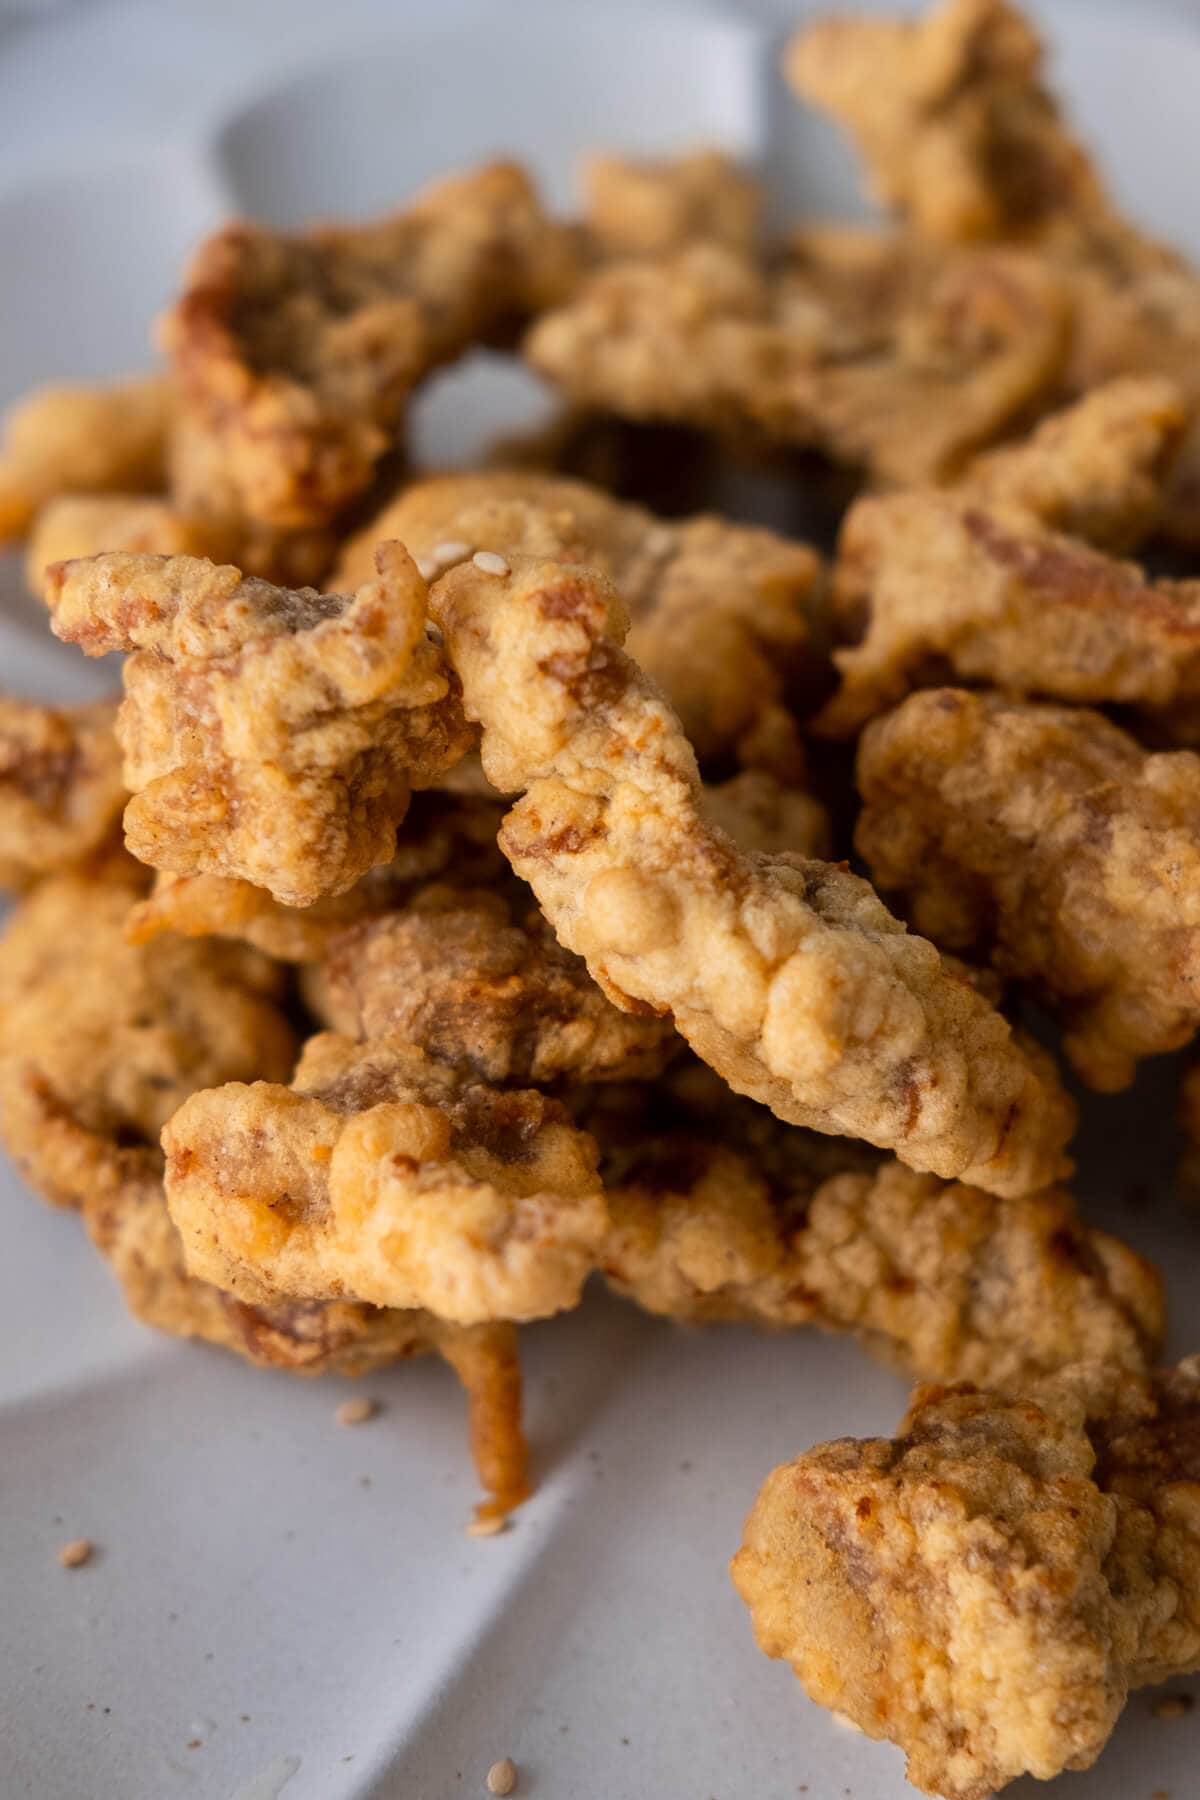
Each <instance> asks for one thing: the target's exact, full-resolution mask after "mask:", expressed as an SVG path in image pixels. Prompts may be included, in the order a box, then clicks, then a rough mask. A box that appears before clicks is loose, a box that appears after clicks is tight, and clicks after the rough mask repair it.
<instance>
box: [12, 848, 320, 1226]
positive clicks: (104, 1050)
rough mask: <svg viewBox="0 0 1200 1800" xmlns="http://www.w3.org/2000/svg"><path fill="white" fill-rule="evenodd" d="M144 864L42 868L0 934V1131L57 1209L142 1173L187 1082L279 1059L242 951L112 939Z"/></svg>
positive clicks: (156, 1164)
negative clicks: (44, 874)
mask: <svg viewBox="0 0 1200 1800" xmlns="http://www.w3.org/2000/svg"><path fill="white" fill-rule="evenodd" d="M143 873H144V872H143V871H140V870H138V869H137V868H136V865H134V864H132V863H130V862H126V861H124V860H121V861H114V862H112V863H110V864H108V865H107V866H106V868H105V869H104V870H102V871H99V872H98V871H95V870H89V871H88V872H87V873H80V874H64V875H55V876H51V877H49V878H48V879H47V880H45V881H43V882H42V883H41V884H40V885H39V886H38V887H36V888H35V889H34V890H33V892H32V893H31V894H30V895H29V897H28V898H27V899H25V900H24V901H23V902H22V903H21V905H20V906H19V907H18V909H17V911H16V913H15V915H14V916H13V918H12V921H11V922H10V924H9V926H8V928H7V930H6V932H5V934H4V937H3V939H2V940H0V1113H2V1124H3V1136H4V1142H5V1144H6V1145H7V1147H8V1150H9V1152H10V1154H11V1155H12V1157H13V1159H14V1161H15V1162H16V1163H17V1165H18V1167H19V1168H20V1169H21V1171H22V1173H23V1174H24V1175H25V1176H26V1178H27V1179H28V1181H29V1183H30V1185H31V1186H32V1187H34V1188H36V1189H37V1191H38V1192H39V1193H40V1194H42V1195H43V1196H44V1197H45V1198H46V1199H47V1200H49V1201H51V1202H52V1203H53V1204H54V1205H57V1206H78V1205H81V1204H82V1203H84V1202H85V1201H94V1202H95V1203H97V1204H99V1203H102V1202H104V1201H105V1199H106V1197H108V1196H110V1195H112V1194H115V1193H117V1192H119V1191H121V1190H123V1189H124V1187H125V1186H126V1184H128V1183H130V1182H132V1183H136V1182H137V1181H139V1180H141V1179H144V1178H145V1177H146V1176H147V1175H149V1176H151V1177H156V1176H157V1174H158V1171H159V1169H160V1168H161V1158H160V1155H159V1151H158V1134H159V1132H160V1131H161V1129H162V1127H163V1125H164V1124H165V1123H166V1121H167V1120H168V1119H169V1118H170V1116H171V1114H172V1113H173V1112H174V1110H175V1108H176V1107H177V1106H178V1105H179V1104H180V1102H181V1101H183V1100H184V1099H186V1097H187V1096H188V1095H189V1094H190V1093H191V1092H192V1091H193V1090H194V1089H195V1088H198V1087H209V1086H212V1085H214V1084H215V1083H217V1082H221V1081H232V1080H237V1079H253V1078H254V1077H256V1076H259V1075H267V1076H271V1077H273V1078H275V1079H281V1078H282V1077H283V1076H285V1075H286V1074H287V1072H288V1070H289V1069H290V1067H291V1063H292V1057H293V1054H294V1046H293V1039H292V1034H291V1032H290V1031H289V1029H288V1027H287V1025H286V1024H285V1022H284V1020H283V1018H282V1016H281V1014H280V1013H279V1011H278V1009H277V1006H276V1005H275V1001H276V1000H277V998H278V997H279V980H278V974H277V971H275V970H274V969H273V968H272V967H271V965H270V964H269V963H267V961H266V960H265V959H264V958H263V957H261V956H259V954H258V952H257V951H254V950H249V949H246V948H244V947H242V946H240V945H233V944H217V943H211V942H205V943H189V942H187V941H185V940H183V939H178V938H163V939H161V940H160V941H159V942H157V943H154V944H150V945H147V946H145V947H144V948H136V947H134V946H133V945H131V944H129V943H128V942H127V941H126V938H125V930H124V927H125V917H126V914H127V913H128V911H129V907H130V905H131V904H132V902H133V900H134V899H135V898H136V896H137V893H138V892H139V889H140V885H141V881H142V877H143Z"/></svg>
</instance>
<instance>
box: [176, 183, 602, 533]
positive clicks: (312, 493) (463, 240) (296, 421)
mask: <svg viewBox="0 0 1200 1800" xmlns="http://www.w3.org/2000/svg"><path fill="white" fill-rule="evenodd" d="M573 270H574V252H573V249H572V243H571V238H570V234H569V233H568V232H567V231H566V230H565V229H564V228H563V227H561V226H557V225H555V224H553V223H552V222H551V221H550V220H549V219H548V218H547V217H546V215H545V213H544V212H543V211H542V208H541V206H540V204H539V202H538V199H537V195H536V194H535V192H534V189H533V187H532V185H531V183H530V181H529V179H528V177H527V176H526V175H525V174H524V173H523V171H522V170H521V169H519V168H517V167H516V166H515V165H513V164H510V163H493V164H491V165H490V166H488V167H484V168H480V169H477V170H475V171H473V172H472V173H470V174H467V175H463V176H459V177H456V178H453V179H451V180H448V181H443V182H440V183H438V184H437V185H436V186H434V187H430V188H427V189H426V190H425V191H424V192H423V193H422V194H420V195H418V196H417V198H416V199H415V200H414V201H413V202H412V203H411V204H410V205H409V206H408V207H407V208H406V209H405V210H404V211H403V212H399V213H395V214H393V215H392V216H391V217H389V218H385V219H381V220H378V221H375V222H373V223H370V224H360V225H323V226H316V227H313V228H311V229H309V230H306V231H303V232H298V233H293V234H284V233H277V232H272V231H270V230H268V229H267V228H266V227H264V226H255V225H249V224H237V225H231V226H227V227H226V228H225V229H224V230H222V231H219V232H217V233H216V234H215V236H213V237H211V238H209V239H208V241H207V242H206V243H204V244H203V245H202V246H201V247H200V249H199V250H198V251H197V253H196V255H195V257H194V258H193V261H192V264H191V267H190V269H189V270H188V273H187V276H186V279H185V286H184V291H183V294H182V296H181V298H180V299H179V301H178V302H177V304H176V305H175V307H174V308H173V309H172V311H171V312H169V313H168V314H167V315H166V318H165V319H164V321H163V324H162V328H161V336H162V345H163V348H164V350H165V351H166V352H167V353H168V354H169V356H170V357H171V359H172V363H173V366H174V369H175V371H176V373H177V375H178V377H179V381H180V384H181V387H182V389H183V392H184V394H185V396H186V398H187V401H188V404H189V406H190V408H192V409H193V411H194V412H195V414H196V416H197V418H198V419H199V420H200V421H201V422H202V423H203V424H204V425H205V426H206V427H207V428H208V429H209V430H210V431H212V432H213V434H214V435H215V437H216V439H217V441H218V442H219V444H220V447H221V454H222V459H223V464H224V469H225V473H226V476H227V478H228V480H229V482H230V484H231V486H232V488H233V490H234V491H235V492H236V494H237V496H238V499H239V503H240V507H241V509H242V510H244V512H245V513H246V514H247V515H249V517H250V518H252V519H258V520H261V521H262V522H263V523H264V524H267V525H271V526H284V527H310V526H320V525H324V524H325V523H327V522H328V521H329V520H330V519H331V518H332V517H333V516H334V514H335V513H337V512H338V511H339V510H340V509H341V508H342V507H343V506H344V505H345V504H346V502H347V501H348V500H350V499H352V498H353V497H354V496H355V495H356V494H358V493H360V492H362V490H363V489H364V488H366V486H367V485H368V483H369V481H370V478H371V474H372V471H373V469H374V467H375V465H376V463H377V462H378V461H379V459H380V457H381V456H382V455H383V454H384V452H385V451H387V450H388V449H389V448H390V446H391V445H392V443H393V441H394V438H395V434H396V430H397V427H398V425H399V421H400V416H401V412H402V409H403V406H404V402H405V399H406V398H407V395H408V394H409V392H410V390H411V389H412V387H413V385H414V384H415V382H416V381H417V380H418V379H419V378H420V376H422V375H423V374H425V373H426V372H427V371H428V370H429V369H431V368H433V367H435V366H436V365H437V364H439V363H442V362H445V361H447V360H448V359H450V358H452V357H454V356H457V355H458V354H459V353H460V352H461V351H462V350H464V349H465V348H466V347H467V346H468V345H469V344H470V343H471V342H472V341H473V340H475V339H478V338H480V337H486V336H488V335H489V334H491V333H493V332H494V331H496V330H497V329H498V328H501V327H503V326H504V324H505V323H506V322H507V321H509V320H510V319H512V318H513V317H514V316H515V317H518V318H519V317H521V316H527V315H528V314H529V313H530V312H533V311H536V310H537V309H538V308H539V307H541V306H543V305H546V304H548V303H551V302H554V301H557V300H558V299H561V298H562V296H563V295H564V293H565V292H566V291H567V289H568V287H569V284H570V281H571V279H572V275H573Z"/></svg>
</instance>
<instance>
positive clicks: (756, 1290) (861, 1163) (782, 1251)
mask: <svg viewBox="0 0 1200 1800" xmlns="http://www.w3.org/2000/svg"><path fill="white" fill-rule="evenodd" d="M583 1117H584V1120H585V1122H586V1123H587V1125H588V1128H589V1129H590V1130H591V1131H593V1132H594V1134H595V1136H596V1138H597V1141H598V1142H599V1144H600V1150H601V1163H600V1172H601V1177H602V1179H603V1181H604V1185H605V1192H606V1194H607V1197H608V1206H609V1211H610V1213H611V1215H612V1229H611V1230H610V1232H609V1235H608V1238H607V1240H606V1242H605V1246H604V1251H603V1255H602V1258H601V1263H600V1266H601V1269H602V1271H603V1273H604V1275H605V1278H606V1279H607V1280H608V1282H609V1283H610V1285H611V1286H612V1287H614V1288H615V1289H616V1291H617V1292H618V1293H620V1294H624V1295H626V1296H627V1297H628V1298H629V1299H631V1300H633V1301H635V1302H636V1303H637V1305H639V1306H641V1307H644V1308H645V1309H646V1310H647V1311H648V1312H652V1313H659V1314H663V1315H665V1316H666V1317H668V1318H672V1319H680V1320H683V1321H686V1322H688V1323H691V1324H698V1325H704V1324H713V1323H719V1322H724V1321H734V1322H745V1323H749V1324H753V1325H759V1326H764V1327H767V1328H768V1329H774V1330H793V1329H795V1328H797V1327H799V1326H803V1325H815V1326H817V1327H818V1328H819V1329H820V1330H823V1331H847V1332H852V1333H853V1334H854V1335H855V1336H856V1337H858V1338H860V1339H861V1340H862V1342H863V1344H864V1345H865V1347H866V1348H867V1349H868V1350H870V1351H871V1352H872V1354H874V1355H876V1356H878V1357H880V1358H881V1360H883V1361H885V1362H887V1363H889V1364H891V1365H893V1366H899V1367H900V1368H902V1369H904V1370H905V1371H906V1372H907V1373H908V1374H910V1375H916V1376H918V1377H920V1378H921V1379H922V1380H926V1381H933V1380H940V1381H963V1380H970V1381H980V1382H986V1383H987V1384H988V1385H989V1386H992V1387H1010V1386H1013V1385H1015V1384H1018V1383H1021V1382H1025V1381H1029V1380H1031V1379H1033V1378H1034V1377H1035V1376H1036V1375H1041V1374H1045V1373H1048V1372H1050V1371H1052V1370H1054V1369H1058V1368H1061V1367H1063V1365H1064V1364H1066V1363H1070V1362H1075V1361H1078V1360H1079V1359H1080V1358H1083V1357H1089V1358H1090V1357H1095V1358H1103V1359H1105V1360H1107V1361H1109V1362H1112V1363H1114V1364H1120V1365H1122V1366H1124V1367H1129V1368H1134V1369H1140V1368H1144V1367H1145V1366H1146V1363H1147V1360H1148V1359H1149V1357H1150V1356H1152V1355H1153V1354H1154V1353H1155V1352H1156V1351H1157V1350H1158V1348H1159V1347H1160V1345H1161V1342H1162V1332H1163V1301H1162V1290H1161V1284H1160V1282H1159V1280H1158V1278H1157V1276H1156V1275H1155V1273H1154V1271H1153V1270H1152V1269H1151V1268H1150V1266H1149V1264H1147V1263H1145V1262H1144V1261H1143V1260H1142V1258H1141V1257H1140V1256H1137V1255H1136V1254H1135V1253H1134V1252H1133V1251H1132V1250H1130V1249H1129V1248H1128V1247H1127V1246H1126V1245H1124V1244H1122V1243H1120V1242H1119V1241H1118V1240H1117V1239H1116V1238H1113V1237H1110V1236H1109V1235H1108V1234H1107V1233H1106V1232H1103V1231H1094V1230H1089V1229H1087V1228H1085V1227H1084V1226H1082V1225H1081V1224H1080V1222H1079V1219H1078V1215H1077V1213H1076V1210H1075V1205H1074V1202H1073V1201H1072V1199H1071V1197H1070V1195H1069V1194H1067V1193H1065V1192H1064V1191H1063V1190H1062V1189H1054V1190H1051V1191H1048V1192H1046V1193H1043V1194H1038V1195H1035V1196H1033V1197H1032V1198H1027V1199H1020V1200H998V1199H996V1198H994V1197H993V1196H992V1195H990V1194H984V1193H981V1192H980V1191H979V1190H978V1189H977V1188H968V1187H964V1186H963V1185H962V1184H961V1183H960V1182H956V1181H951V1182H945V1181H939V1180H938V1179H937V1178H936V1177H935V1176H932V1175H922V1174H918V1173H917V1171H916V1170H914V1169H906V1168H905V1167H904V1166H903V1164H901V1163H898V1162H896V1161H894V1160H893V1159H892V1158H891V1157H882V1158H881V1157H879V1156H877V1155H875V1154H874V1153H872V1152H870V1151H868V1150H867V1149H866V1147H865V1146H864V1145H858V1144H853V1143H848V1142H845V1141H843V1140H839V1139H833V1138H826V1137H819V1136H817V1135H816V1134H815V1133H813V1132H808V1131H803V1130H801V1129H799V1128H798V1127H796V1126H791V1125H785V1124H783V1123H782V1122H781V1121H780V1120H778V1119H775V1118H773V1117H772V1116H771V1114H770V1113H769V1112H767V1111H766V1109H765V1108H763V1107H761V1106H756V1105H755V1104H754V1103H753V1101H749V1100H745V1099H743V1098H741V1097H740V1096H738V1095H735V1094H732V1093H730V1091H729V1089H728V1088H726V1087H725V1086H724V1084H723V1083H722V1082H720V1081H719V1079H718V1078H717V1077H716V1076H715V1075H713V1074H712V1072H711V1070H708V1069H705V1068H704V1067H703V1066H702V1065H697V1064H694V1063H691V1062H690V1061H685V1062H684V1063H682V1064H679V1065H676V1067H675V1068H674V1069H672V1071H671V1072H670V1073H669V1074H668V1076H667V1077H666V1079H665V1081H663V1082H658V1083H656V1084H654V1085H652V1086H650V1085H647V1086H642V1087H639V1088H631V1089H622V1088H616V1089H613V1090H612V1091H611V1094H610V1095H597V1096H596V1098H595V1101H594V1103H593V1104H592V1105H591V1106H589V1107H588V1108H586V1109H585V1111H584V1115H583Z"/></svg>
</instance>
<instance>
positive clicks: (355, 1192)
mask: <svg viewBox="0 0 1200 1800" xmlns="http://www.w3.org/2000/svg"><path fill="white" fill-rule="evenodd" d="M163 1148H164V1149H165V1151H166V1155H167V1181H166V1187H167V1200H168V1204H169V1206H170V1209H171V1216H172V1218H173V1219H174V1221H175V1223H176V1225H177V1226H178V1227H179V1231H180V1234H181V1236H182V1238H183V1242H184V1250H185V1255H186V1258H187V1264H188V1268H189V1270H190V1271H191V1273H192V1274H194V1275H197V1276H200V1277H201V1278H202V1279H204V1280H208V1281H212V1282H214V1283H215V1284H216V1285H217V1286H219V1287H224V1288H227V1289H228V1290H229V1291H230V1292H231V1293H234V1294H236V1295H238V1297H239V1298H241V1299H243V1300H247V1301H249V1302H250V1303H251V1304H253V1305H264V1304H268V1305H269V1304H271V1303H273V1302H274V1301H275V1300H277V1299H278V1298H280V1297H283V1296H291V1297H300V1298H305V1299H335V1298H354V1299H357V1300H362V1301H367V1302H369V1303H371V1304H372V1305H376V1306H402V1307H406V1308H407V1307H419V1308H423V1309H425V1310H427V1311H429V1312H431V1313H433V1314H435V1315H436V1316H437V1317H438V1318H441V1319H447V1320H449V1321H451V1322H454V1323H457V1324H462V1325H476V1324H482V1323H485V1322H487V1321H492V1320H497V1319H507V1320H513V1321H518V1322H519V1321H521V1320H526V1319H533V1318H543V1317H545V1316H547V1315H548V1314H550V1313H554V1312H558V1311H561V1310H562V1309H563V1308H565V1307H570V1306H574V1305H575V1303H576V1302H577V1300H578V1298H579V1291H580V1288H581V1287H582V1285H583V1282H584V1280H585V1279H586V1277H587V1274H588V1272H589V1270H590V1269H591V1267H592V1265H593V1263H594V1261H595V1253H596V1249H597V1247H598V1245H599V1243H600V1242H601V1240H602V1238H603V1235H604V1231H605V1229H606V1227H607V1223H608V1218H607V1213H606V1210H605V1206H604V1201H603V1198H602V1195H601V1190H600V1183H599V1179H598V1177H597V1175H596V1152H595V1145H594V1144H593V1143H592V1141H591V1139H590V1138H588V1137H587V1136H586V1135H585V1134H584V1133H582V1132H580V1131H578V1130H576V1129H575V1128H574V1127H573V1126H572V1125H571V1124H570V1123H569V1121H568V1118H567V1115H566V1113H565V1111H564V1110H563V1108H562V1107H561V1106H559V1105H558V1104H557V1103H556V1102H554V1101H551V1100H547V1099H546V1098H545V1097H544V1096H543V1095H541V1094H538V1093H535V1092H533V1091H531V1090H520V1089H510V1090H506V1091H504V1092H500V1091H498V1090H497V1089H495V1088H491V1087H488V1086H485V1085H484V1084H482V1083H478V1082H470V1081H464V1080H463V1079H462V1078H461V1077H460V1076H458V1075H457V1074H456V1073H454V1072H453V1071H451V1070H450V1069H448V1068H446V1067H445V1066H443V1065H441V1064H439V1063H435V1062H434V1061H432V1059H430V1058H428V1057H426V1056H424V1055H423V1054H422V1052H421V1051H419V1050H417V1049H415V1048H413V1047H412V1046H410V1045H406V1044H404V1043H403V1042H401V1041H400V1040H392V1041H381V1042H378V1043H374V1044H355V1043H353V1042H352V1041H351V1040H350V1039H348V1038H344V1037H339V1036H337V1035H336V1034H334V1033H326V1034H324V1035H323V1036H319V1037H316V1038H313V1039H310V1041H309V1043H308V1044H307V1046H306V1048H305V1051H304V1054H303V1056H302V1057H301V1060H300V1063H299V1066H298V1067H297V1070H296V1074H295V1077H294V1081H293V1085H292V1086H291V1087H290V1088H286V1087H279V1086H275V1085H273V1084H272V1083H270V1082H265V1081H259V1082H255V1083H254V1084H253V1085H252V1086H248V1087H247V1086H244V1085H243V1084H241V1083H237V1082H235V1083H230V1084H229V1085H227V1086H225V1087H221V1088H215V1089H213V1090H212V1091H210V1092H208V1093H200V1094H195V1095H193V1096H192V1098H191V1099H190V1100H188V1101H186V1102H185V1103H184V1105H183V1106H181V1107H180V1109H179V1111H178V1112H177V1113H176V1114H175V1116H174V1118H173V1119H171V1121H170V1123H169V1124H168V1125H167V1127H166V1130H165V1131H164V1132H163Z"/></svg>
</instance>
